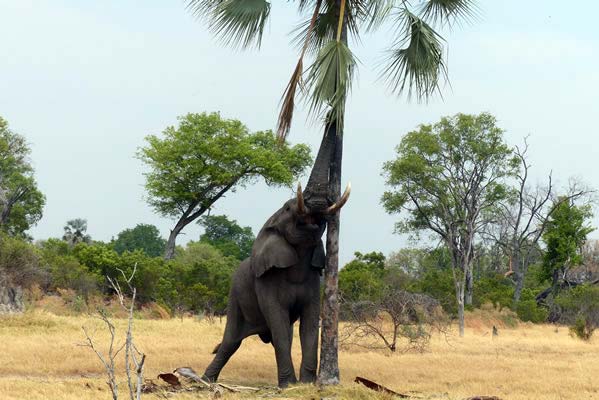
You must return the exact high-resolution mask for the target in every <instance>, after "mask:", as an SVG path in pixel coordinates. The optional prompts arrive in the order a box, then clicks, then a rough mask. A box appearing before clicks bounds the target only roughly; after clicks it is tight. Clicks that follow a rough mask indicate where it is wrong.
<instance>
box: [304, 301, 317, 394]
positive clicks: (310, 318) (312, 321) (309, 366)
mask: <svg viewBox="0 0 599 400" xmlns="http://www.w3.org/2000/svg"><path fill="white" fill-rule="evenodd" d="M319 317H320V307H319V297H318V296H315V298H314V299H312V300H311V301H310V303H308V304H307V305H306V306H305V307H304V308H303V310H302V312H301V315H300V341H301V344H302V364H301V367H300V381H301V382H304V383H313V382H316V369H317V364H318V356H317V352H318V322H319Z"/></svg>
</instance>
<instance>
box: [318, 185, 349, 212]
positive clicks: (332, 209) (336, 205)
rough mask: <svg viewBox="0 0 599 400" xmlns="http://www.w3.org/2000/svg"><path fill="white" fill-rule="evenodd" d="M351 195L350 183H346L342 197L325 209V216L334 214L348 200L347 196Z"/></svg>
mask: <svg viewBox="0 0 599 400" xmlns="http://www.w3.org/2000/svg"><path fill="white" fill-rule="evenodd" d="M350 193H351V182H348V183H347V187H346V188H345V192H343V195H342V196H341V197H340V198H339V200H337V202H335V203H334V204H333V205H332V206H330V207H329V208H327V209H326V211H325V212H324V213H325V214H334V213H336V212H337V211H339V210H340V209H341V207H343V206H344V205H345V203H347V199H349V194H350Z"/></svg>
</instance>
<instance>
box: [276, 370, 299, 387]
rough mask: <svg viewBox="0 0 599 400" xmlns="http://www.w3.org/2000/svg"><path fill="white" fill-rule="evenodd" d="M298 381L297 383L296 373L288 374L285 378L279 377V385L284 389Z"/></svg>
mask: <svg viewBox="0 0 599 400" xmlns="http://www.w3.org/2000/svg"><path fill="white" fill-rule="evenodd" d="M296 383H297V379H296V377H295V374H294V375H291V376H288V377H284V378H281V377H279V387H280V388H281V389H284V388H286V387H287V386H289V385H294V384H296Z"/></svg>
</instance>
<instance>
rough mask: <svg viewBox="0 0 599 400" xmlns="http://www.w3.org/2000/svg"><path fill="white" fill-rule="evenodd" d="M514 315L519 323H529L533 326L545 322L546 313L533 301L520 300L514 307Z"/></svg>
mask: <svg viewBox="0 0 599 400" xmlns="http://www.w3.org/2000/svg"><path fill="white" fill-rule="evenodd" d="M516 313H517V314H518V318H520V321H525V322H526V321H530V322H533V323H535V324H538V323H542V322H545V321H547V316H548V314H549V313H548V312H547V310H546V309H545V308H542V307H539V306H538V305H537V302H536V301H535V300H520V302H518V305H517V306H516Z"/></svg>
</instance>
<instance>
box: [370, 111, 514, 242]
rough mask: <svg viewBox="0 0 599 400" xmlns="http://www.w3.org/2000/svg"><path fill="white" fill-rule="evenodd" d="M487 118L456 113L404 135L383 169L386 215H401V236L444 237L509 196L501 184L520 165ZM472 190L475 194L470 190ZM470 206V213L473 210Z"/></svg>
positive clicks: (493, 119) (485, 114) (489, 118)
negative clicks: (427, 233) (420, 232)
mask: <svg viewBox="0 0 599 400" xmlns="http://www.w3.org/2000/svg"><path fill="white" fill-rule="evenodd" d="M495 122H496V121H495V118H494V117H493V116H492V115H490V114H487V113H482V114H479V115H466V114H457V115H455V116H454V117H445V118H442V119H441V121H440V122H438V123H436V124H434V125H421V126H420V127H419V129H418V130H416V131H412V132H409V133H408V134H407V135H405V136H404V137H403V138H402V140H401V143H400V144H399V146H398V147H397V149H396V151H397V158H396V159H395V160H393V161H389V162H387V163H385V165H384V167H383V171H384V174H385V176H386V178H387V184H388V185H390V186H392V187H393V188H395V189H396V190H395V191H387V192H385V193H384V195H383V198H382V202H383V205H384V207H385V209H386V210H387V212H389V213H400V212H402V211H403V212H405V214H404V215H405V216H406V218H405V219H404V221H402V222H401V223H399V224H397V230H398V231H400V232H410V231H414V230H416V231H418V230H432V231H434V232H435V233H437V234H439V235H440V236H441V237H443V238H445V237H446V236H447V235H448V234H449V232H448V231H449V230H450V229H451V230H452V232H453V231H456V232H460V231H463V230H468V231H469V230H472V228H470V229H468V227H467V224H468V223H469V222H474V223H475V224H478V223H480V219H481V217H482V216H483V215H484V214H485V213H487V212H490V211H492V210H493V207H495V206H496V205H497V204H498V203H499V202H500V201H502V200H503V199H505V198H506V197H507V195H508V189H507V187H506V184H505V183H504V179H506V178H509V177H510V176H511V175H512V174H513V173H514V172H515V171H516V168H517V166H518V164H517V160H515V159H514V158H513V157H512V152H511V150H510V148H509V147H508V146H507V145H506V144H505V143H504V142H503V131H502V130H501V129H500V128H498V127H497V126H496V124H495ZM474 185H476V186H477V187H478V190H472V189H473V186H474ZM473 207H474V208H473Z"/></svg>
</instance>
